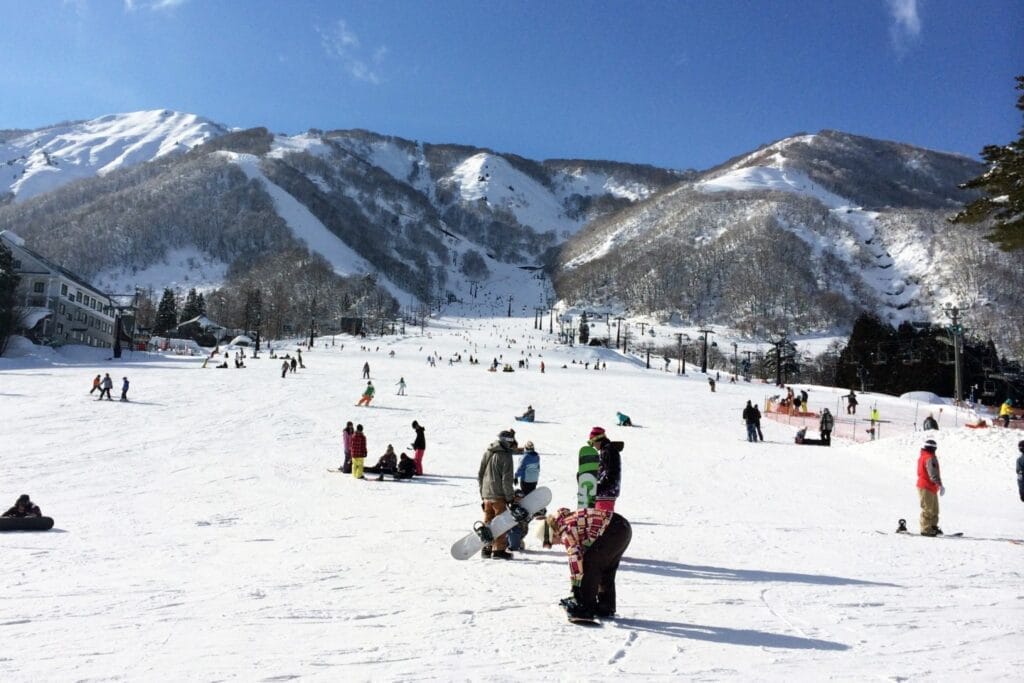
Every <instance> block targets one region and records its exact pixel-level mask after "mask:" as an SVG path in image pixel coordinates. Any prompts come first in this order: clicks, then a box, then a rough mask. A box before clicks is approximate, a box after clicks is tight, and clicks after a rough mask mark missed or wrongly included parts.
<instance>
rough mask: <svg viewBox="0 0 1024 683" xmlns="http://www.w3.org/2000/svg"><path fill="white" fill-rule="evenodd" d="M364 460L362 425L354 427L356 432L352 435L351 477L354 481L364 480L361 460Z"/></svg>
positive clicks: (364, 435)
mask: <svg viewBox="0 0 1024 683" xmlns="http://www.w3.org/2000/svg"><path fill="white" fill-rule="evenodd" d="M365 458H366V434H363V425H356V432H355V434H353V435H352V476H353V477H355V478H356V479H365V477H364V476H363V460H364V459H365Z"/></svg>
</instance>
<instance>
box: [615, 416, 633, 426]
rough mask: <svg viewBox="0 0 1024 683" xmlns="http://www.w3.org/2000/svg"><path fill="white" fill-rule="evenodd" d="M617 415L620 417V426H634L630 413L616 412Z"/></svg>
mask: <svg viewBox="0 0 1024 683" xmlns="http://www.w3.org/2000/svg"><path fill="white" fill-rule="evenodd" d="M615 417H617V418H618V419H619V426H620V427H632V426H633V421H632V420H631V419H629V415H625V414H623V413H615Z"/></svg>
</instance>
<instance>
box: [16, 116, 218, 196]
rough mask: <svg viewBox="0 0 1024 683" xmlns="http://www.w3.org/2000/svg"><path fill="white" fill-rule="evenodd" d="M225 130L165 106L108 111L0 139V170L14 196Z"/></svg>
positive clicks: (185, 146) (175, 149) (172, 150)
mask: <svg viewBox="0 0 1024 683" xmlns="http://www.w3.org/2000/svg"><path fill="white" fill-rule="evenodd" d="M225 132H226V129H225V128H224V127H223V126H220V125H218V124H216V123H213V122H211V121H208V120H206V119H203V118H201V117H199V116H196V115H195V114H185V113H181V112H175V111H169V110H166V109H160V110H152V111H137V112H131V113H127V114H111V115H108V116H102V117H100V118H97V119H92V120H90V121H82V122H77V123H66V124H60V125H57V126H51V127H49V128H42V129H40V130H36V131H32V132H31V133H27V134H25V135H22V136H20V137H17V138H14V139H12V140H8V141H6V142H0V172H7V173H8V174H9V175H7V176H6V177H5V178H4V182H5V183H7V185H6V187H7V189H9V190H10V191H11V192H13V193H14V194H15V195H16V198H17V199H18V200H24V199H28V198H29V197H34V196H36V195H38V194H42V193H44V192H49V191H50V190H53V189H55V188H57V187H60V186H61V185H64V184H66V183H69V182H71V181H73V180H79V179H81V178H89V177H92V176H95V175H103V174H105V173H109V172H110V171H113V170H115V169H118V168H123V167H125V166H131V165H134V164H139V163H143V162H146V161H152V160H153V159H157V158H159V157H162V156H164V155H166V154H181V153H184V152H187V151H188V150H190V149H191V148H192V147H194V146H196V145H199V144H202V143H203V142H206V141H207V140H209V139H211V138H214V137H217V136H219V135H222V134H224V133H225Z"/></svg>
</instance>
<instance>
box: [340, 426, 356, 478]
mask: <svg viewBox="0 0 1024 683" xmlns="http://www.w3.org/2000/svg"><path fill="white" fill-rule="evenodd" d="M355 431H356V429H355V427H353V426H352V423H351V422H346V423H345V428H344V429H343V430H341V450H342V452H343V453H344V454H345V461H344V462H343V463H342V464H341V467H339V468H338V469H339V470H341V471H342V472H344V473H345V474H350V473H351V472H352V435H353V434H355Z"/></svg>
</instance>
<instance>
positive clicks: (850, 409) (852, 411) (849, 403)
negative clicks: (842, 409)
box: [843, 389, 857, 415]
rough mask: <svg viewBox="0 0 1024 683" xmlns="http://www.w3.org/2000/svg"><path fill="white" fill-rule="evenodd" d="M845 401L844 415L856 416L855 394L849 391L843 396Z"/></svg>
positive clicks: (851, 390)
mask: <svg viewBox="0 0 1024 683" xmlns="http://www.w3.org/2000/svg"><path fill="white" fill-rule="evenodd" d="M843 398H845V399H846V414H847V415H856V414H857V394H856V393H855V392H854V391H853V389H850V393H848V394H846V395H845V396H843Z"/></svg>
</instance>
